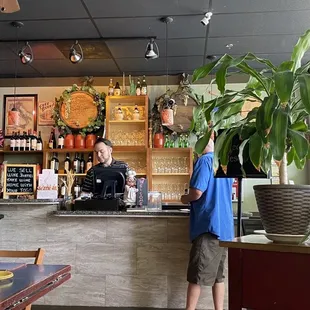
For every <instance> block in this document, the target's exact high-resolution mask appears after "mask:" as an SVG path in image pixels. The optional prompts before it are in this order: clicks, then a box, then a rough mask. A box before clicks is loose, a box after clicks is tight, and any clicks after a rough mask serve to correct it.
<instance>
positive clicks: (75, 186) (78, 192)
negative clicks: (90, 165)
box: [73, 181, 81, 198]
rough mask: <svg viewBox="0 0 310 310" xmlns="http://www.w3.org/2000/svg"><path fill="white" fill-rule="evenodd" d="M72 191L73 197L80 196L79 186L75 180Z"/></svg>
mask: <svg viewBox="0 0 310 310" xmlns="http://www.w3.org/2000/svg"><path fill="white" fill-rule="evenodd" d="M73 191H74V198H78V197H79V196H80V192H81V186H80V185H79V183H78V182H77V181H76V182H75V184H74V188H73Z"/></svg>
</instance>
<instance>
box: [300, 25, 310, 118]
mask: <svg viewBox="0 0 310 310" xmlns="http://www.w3.org/2000/svg"><path fill="white" fill-rule="evenodd" d="M309 31H310V30H309ZM309 41H310V39H309ZM298 82H299V85H300V88H299V90H300V97H301V100H302V103H303V105H304V107H305V109H306V110H307V112H308V113H310V75H309V74H303V75H300V76H299V77H298Z"/></svg>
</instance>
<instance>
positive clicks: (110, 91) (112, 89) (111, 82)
mask: <svg viewBox="0 0 310 310" xmlns="http://www.w3.org/2000/svg"><path fill="white" fill-rule="evenodd" d="M113 95H114V85H113V79H110V83H109V88H108V96H113Z"/></svg>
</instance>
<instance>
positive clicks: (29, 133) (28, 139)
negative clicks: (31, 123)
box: [26, 129, 31, 151]
mask: <svg viewBox="0 0 310 310" xmlns="http://www.w3.org/2000/svg"><path fill="white" fill-rule="evenodd" d="M30 150H31V130H30V129H29V130H28V135H27V136H26V151H30Z"/></svg>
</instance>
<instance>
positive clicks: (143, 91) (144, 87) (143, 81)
mask: <svg viewBox="0 0 310 310" xmlns="http://www.w3.org/2000/svg"><path fill="white" fill-rule="evenodd" d="M141 95H147V84H146V81H145V75H143V79H142V84H141Z"/></svg>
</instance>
